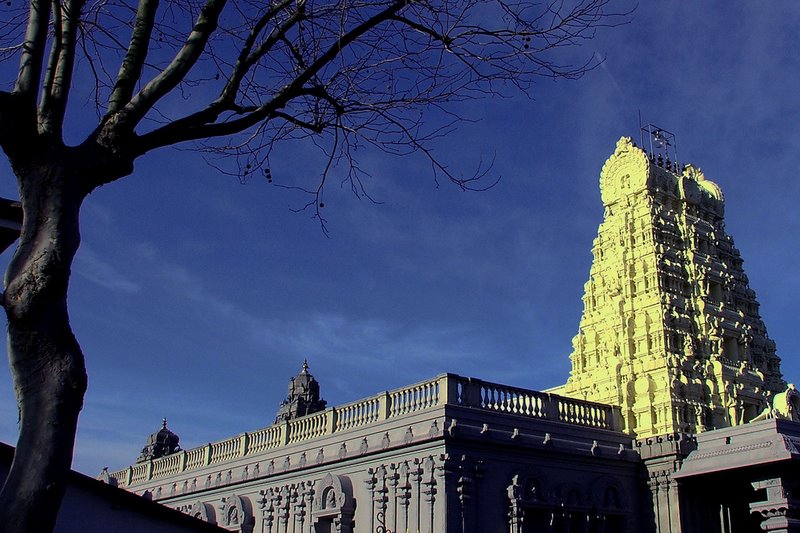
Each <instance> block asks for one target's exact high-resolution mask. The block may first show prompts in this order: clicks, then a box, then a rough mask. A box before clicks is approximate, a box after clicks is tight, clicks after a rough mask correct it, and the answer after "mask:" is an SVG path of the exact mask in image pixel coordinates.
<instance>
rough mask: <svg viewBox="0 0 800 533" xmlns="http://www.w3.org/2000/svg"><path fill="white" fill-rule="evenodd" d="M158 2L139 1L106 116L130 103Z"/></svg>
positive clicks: (143, 59) (145, 57) (145, 54)
mask: <svg viewBox="0 0 800 533" xmlns="http://www.w3.org/2000/svg"><path fill="white" fill-rule="evenodd" d="M158 3H159V0H140V1H139V8H138V9H137V11H136V22H135V23H134V26H133V31H132V32H131V41H130V43H129V44H128V48H127V50H126V52H125V59H123V60H122V66H121V67H120V69H119V74H117V81H116V83H115V84H114V90H113V91H112V92H111V96H110V97H109V99H108V111H107V115H112V114H114V113H116V112H117V111H119V110H120V109H122V107H124V106H125V105H127V104H128V102H130V100H131V97H132V96H133V90H134V88H135V87H136V82H137V81H138V80H139V78H140V77H141V75H142V68H143V67H144V62H145V60H146V59H147V52H148V48H149V46H150V38H151V36H152V34H153V27H154V25H155V18H156V12H157V11H158Z"/></svg>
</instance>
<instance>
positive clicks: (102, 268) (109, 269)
mask: <svg viewBox="0 0 800 533" xmlns="http://www.w3.org/2000/svg"><path fill="white" fill-rule="evenodd" d="M73 271H74V272H75V273H76V274H78V275H79V276H81V277H83V278H85V279H87V280H89V281H90V282H92V283H95V284H97V285H99V286H101V287H104V288H106V289H110V290H112V291H117V292H123V293H136V292H139V291H140V290H141V286H140V285H139V284H138V283H136V282H135V281H133V280H131V279H130V278H128V277H127V276H125V275H124V274H123V273H121V272H120V271H119V270H117V269H116V267H114V266H113V265H112V264H110V263H108V262H107V261H105V260H104V259H102V258H101V257H100V256H99V255H98V254H97V253H96V252H95V251H94V250H93V249H92V248H91V247H90V246H86V245H83V246H81V249H80V250H79V252H78V254H77V255H76V256H75V262H74V265H73Z"/></svg>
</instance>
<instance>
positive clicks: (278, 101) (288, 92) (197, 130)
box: [136, 0, 408, 154]
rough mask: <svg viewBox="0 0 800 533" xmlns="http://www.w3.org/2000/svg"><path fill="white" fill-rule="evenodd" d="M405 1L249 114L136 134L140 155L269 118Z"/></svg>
mask: <svg viewBox="0 0 800 533" xmlns="http://www.w3.org/2000/svg"><path fill="white" fill-rule="evenodd" d="M407 4H408V2H407V0H395V1H394V2H392V3H391V4H389V6H388V7H386V8H385V9H384V10H382V11H379V12H378V13H376V14H375V15H373V16H371V17H369V18H368V19H366V20H365V21H363V22H362V23H361V24H359V25H357V26H356V27H354V28H353V29H351V30H349V31H348V32H346V33H345V34H343V35H342V36H341V37H339V38H338V39H337V40H336V42H335V43H334V44H333V45H331V46H330V47H329V48H328V49H327V50H326V51H325V52H324V53H323V54H321V55H320V56H319V57H318V58H317V59H316V60H315V61H314V62H312V63H311V64H310V65H309V66H308V67H307V68H305V69H304V70H303V71H302V72H300V73H299V74H298V75H297V76H296V77H295V78H294V79H293V80H292V81H291V82H290V83H289V84H288V85H286V86H284V87H283V88H282V89H280V90H279V91H278V93H277V94H276V95H275V96H273V97H272V99H270V100H269V101H268V102H266V103H264V104H262V105H261V106H259V107H258V108H257V109H256V110H255V111H253V112H252V113H249V114H248V115H245V116H243V117H240V118H237V119H233V120H229V121H226V122H221V123H208V124H200V125H197V124H196V116H195V115H190V116H188V117H185V118H183V119H178V120H175V121H173V122H171V123H169V124H167V125H165V126H163V127H161V128H158V129H156V130H154V131H152V132H150V133H147V134H145V135H142V136H141V137H139V138H138V141H137V145H138V146H137V150H136V152H137V153H140V154H142V153H146V152H149V151H150V150H153V149H154V148H158V147H162V146H169V145H172V144H177V143H180V142H185V141H191V140H196V139H203V138H208V137H220V136H224V135H231V134H235V133H239V132H241V131H244V130H246V129H247V128H250V127H252V126H254V125H256V124H258V123H259V122H261V121H263V120H268V119H269V118H270V117H273V116H274V113H275V112H276V111H277V110H279V109H282V108H283V107H284V106H286V105H287V104H288V103H289V102H290V101H291V100H292V99H293V98H295V97H296V96H298V95H299V94H301V90H302V88H303V86H304V85H305V84H306V83H307V82H309V81H310V80H311V79H312V78H313V77H314V76H315V75H316V74H317V73H318V72H320V71H321V70H322V68H323V67H325V66H326V65H328V64H329V63H330V62H332V61H333V60H334V59H335V58H336V57H337V56H338V55H339V54H340V53H341V52H342V51H343V50H344V49H345V48H347V47H348V46H349V45H350V44H352V43H353V42H354V41H356V40H357V39H358V38H359V37H361V36H362V35H364V34H365V33H367V32H368V31H369V30H371V29H373V28H375V27H376V26H378V25H379V24H381V23H383V22H386V21H388V20H390V19H391V18H392V16H394V14H395V13H397V12H398V11H400V10H401V9H402V8H403V7H405V6H406V5H407ZM201 113H203V112H201Z"/></svg>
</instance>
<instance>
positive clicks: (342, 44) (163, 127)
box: [0, 0, 624, 531]
mask: <svg viewBox="0 0 800 533" xmlns="http://www.w3.org/2000/svg"><path fill="white" fill-rule="evenodd" d="M611 1H612V0H546V1H545V2H544V3H542V4H537V3H533V2H528V1H524V0H513V1H508V0H449V1H448V0H445V1H441V2H433V1H427V0H390V1H386V0H382V1H379V0H138V2H137V1H135V0H29V4H28V5H27V6H22V5H19V4H18V3H17V2H16V1H15V2H4V3H3V4H4V6H3V7H0V13H2V15H0V60H2V61H3V63H2V65H4V66H5V68H4V70H3V71H2V72H4V73H10V74H8V75H7V76H6V77H7V78H9V79H8V80H7V82H8V85H7V86H6V87H5V89H6V90H4V91H0V146H2V148H3V150H4V152H5V154H6V156H7V157H8V160H9V161H10V163H11V167H12V168H13V172H14V174H15V176H16V179H17V182H18V187H19V194H20V201H21V204H22V207H23V212H24V221H23V227H22V232H21V236H20V240H19V244H18V248H17V250H16V252H15V254H14V256H13V259H12V260H11V263H10V265H9V267H8V270H7V273H6V277H5V292H4V294H3V296H2V304H3V307H4V308H5V310H6V314H7V317H8V350H9V361H10V366H11V371H12V374H13V379H14V385H15V389H16V396H17V401H18V405H19V414H20V434H19V440H18V443H17V450H16V454H15V456H14V461H13V464H12V467H11V471H10V473H9V475H8V478H7V480H6V482H5V485H4V487H3V489H2V492H1V493H0V524H2V525H0V529H2V530H3V531H47V530H50V529H52V527H53V525H54V521H55V517H56V513H57V509H58V507H59V505H60V502H61V499H62V496H63V493H64V490H65V480H66V475H67V472H68V470H69V466H70V464H71V458H72V450H73V445H74V438H75V432H76V426H77V420H78V413H79V411H80V409H81V406H82V403H83V397H84V393H85V390H86V386H87V378H86V372H85V366H84V357H83V354H82V353H81V349H80V346H79V344H78V342H77V340H76V339H75V337H74V335H73V333H72V330H71V329H70V324H69V318H68V314H67V285H68V282H69V278H70V269H71V265H72V260H73V257H74V256H75V253H76V252H77V250H78V246H79V243H80V235H79V212H80V207H81V203H82V202H83V200H84V199H85V198H86V196H87V195H88V194H89V193H90V192H92V191H93V190H94V189H95V188H97V187H99V186H101V185H104V184H108V183H111V182H113V181H115V180H118V179H120V178H123V177H125V176H128V175H130V174H131V173H132V172H133V165H134V161H135V160H136V159H137V158H138V157H139V156H141V155H143V154H146V153H148V152H151V151H153V150H156V149H158V148H162V147H166V146H171V145H177V144H180V143H186V142H189V141H194V142H195V145H194V146H195V147H196V148H197V149H199V150H202V151H206V152H207V153H208V154H209V155H211V156H214V155H220V156H227V158H226V159H219V160H217V161H218V163H219V168H221V169H222V170H223V171H225V172H229V173H232V174H236V175H237V176H239V177H240V178H243V179H245V178H247V177H248V176H251V175H254V174H259V175H263V176H265V177H266V178H267V179H268V180H269V181H272V177H271V173H270V170H269V158H270V156H271V154H272V152H273V148H274V147H275V145H276V143H278V142H279V141H283V140H287V139H298V138H305V137H309V138H312V140H313V141H314V145H316V146H317V147H321V148H322V150H323V152H324V153H325V155H326V156H327V158H328V159H327V161H328V163H327V164H326V165H324V168H322V169H320V173H319V175H318V177H317V178H315V179H314V181H313V182H312V183H308V184H302V183H283V185H284V186H288V187H296V188H299V189H300V190H303V191H305V192H307V193H309V194H310V196H309V202H308V204H307V205H306V208H308V209H311V210H312V211H313V212H315V213H316V215H317V216H319V208H320V206H321V203H322V199H321V194H322V191H323V187H324V185H325V180H326V178H327V177H328V174H329V172H330V171H331V168H334V167H335V166H336V165H339V168H342V167H343V168H344V169H345V170H344V171H343V173H344V174H343V175H344V179H345V180H349V183H350V185H351V186H352V187H353V189H354V191H355V192H356V193H357V194H363V193H364V191H363V188H362V186H361V178H362V176H363V174H362V171H361V169H360V167H359V166H358V164H357V162H356V161H355V160H354V159H353V153H352V148H353V147H354V146H357V145H359V144H369V145H372V146H375V147H378V148H380V149H381V150H384V151H387V152H389V153H394V154H399V155H403V154H407V153H410V152H417V153H420V154H422V155H423V156H424V157H427V158H428V159H429V161H430V163H431V165H432V168H433V173H434V175H435V176H436V177H443V178H446V179H450V180H452V181H453V182H454V183H456V184H457V185H458V186H460V187H462V188H476V187H478V186H479V184H478V183H476V181H475V180H476V179H477V178H479V177H480V176H479V175H472V176H471V177H468V178H461V177H457V176H456V175H455V174H454V173H451V172H450V171H449V170H448V168H447V167H446V166H445V165H443V164H442V163H441V162H440V161H439V160H438V159H437V158H436V157H435V156H434V154H433V153H432V152H431V151H430V145H429V141H430V140H431V139H432V138H434V137H436V136H437V135H441V134H443V133H444V132H446V131H447V130H448V127H449V126H450V125H451V122H450V120H453V121H455V120H457V119H458V118H459V117H457V116H453V115H448V114H446V113H448V108H447V104H449V103H452V102H456V101H459V100H464V99H471V98H476V97H485V96H487V95H494V94H499V93H503V92H504V91H507V90H509V89H511V90H520V91H522V92H525V93H528V92H529V91H530V89H531V84H532V82H533V81H534V80H535V79H536V78H538V77H552V78H576V77H579V76H580V75H581V74H583V73H584V72H585V71H586V70H587V69H590V68H592V67H593V66H594V64H595V63H594V62H593V59H592V58H591V57H590V59H589V61H587V62H584V63H579V64H568V63H567V64H562V63H561V62H559V56H557V55H553V54H554V53H555V52H557V51H558V50H559V49H561V48H564V47H571V46H573V45H576V44H579V43H580V42H581V41H582V40H585V39H588V38H591V37H592V35H593V32H594V31H595V30H596V29H597V28H598V27H601V26H612V25H615V24H617V23H619V22H621V21H623V20H624V14H622V15H623V16H622V18H618V17H620V16H621V14H619V13H610V12H609V11H608V10H609V3H610V2H611ZM9 64H12V65H13V64H18V65H19V66H18V68H17V69H16V70H15V69H14V68H13V67H11V68H9ZM78 76H80V79H81V80H86V79H89V80H91V82H92V83H93V84H94V86H93V87H92V90H91V97H92V98H94V99H95V102H96V109H97V110H98V113H97V120H96V122H94V123H92V124H89V125H88V127H87V126H86V124H87V122H86V118H85V117H81V116H80V114H78V113H74V112H72V111H71V107H70V106H69V105H68V100H69V98H70V96H71V93H72V97H73V99H74V98H75V96H76V94H75V93H76V92H77V93H80V95H81V97H84V98H85V97H86V95H87V93H85V92H81V88H78V87H77V86H76V84H75V80H76V79H77V77H78ZM432 110H436V112H437V114H438V116H440V117H441V116H444V117H449V119H447V120H444V121H441V120H439V121H438V122H437V123H436V124H435V125H434V126H433V127H431V128H429V129H427V130H426V129H425V128H424V126H425V123H424V122H423V119H425V118H426V117H427V116H428V113H430V112H431V111H432ZM68 111H70V113H68ZM68 116H69V118H70V121H72V122H70V123H69V125H70V126H72V124H73V123H75V124H77V125H78V126H84V127H86V132H87V133H86V134H85V137H83V138H82V139H83V140H82V141H81V142H79V143H78V144H74V145H67V143H66V142H65V140H64V130H65V126H67V125H68V124H67V122H66V119H67V117H68ZM72 130H74V127H73V128H72V129H71V130H70V131H72ZM311 146H313V145H310V147H311ZM231 156H233V157H231ZM478 174H480V173H478ZM320 218H321V217H320Z"/></svg>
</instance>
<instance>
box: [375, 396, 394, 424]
mask: <svg viewBox="0 0 800 533" xmlns="http://www.w3.org/2000/svg"><path fill="white" fill-rule="evenodd" d="M391 401H392V399H391V398H390V397H389V392H388V391H383V394H381V395H380V396H378V420H386V419H387V418H389V409H391Z"/></svg>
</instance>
